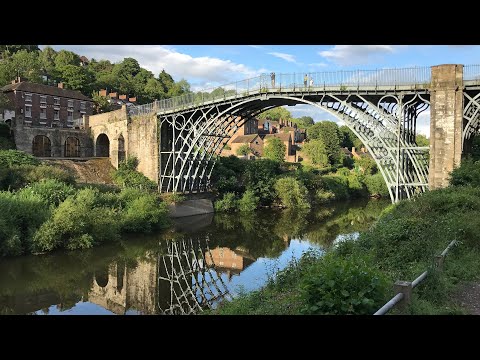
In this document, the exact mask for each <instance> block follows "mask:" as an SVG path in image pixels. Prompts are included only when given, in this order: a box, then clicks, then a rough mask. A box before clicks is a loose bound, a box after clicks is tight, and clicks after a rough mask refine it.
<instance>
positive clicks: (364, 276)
mask: <svg viewBox="0 0 480 360" xmlns="http://www.w3.org/2000/svg"><path fill="white" fill-rule="evenodd" d="M386 295H387V279H386V277H385V276H384V275H383V274H382V273H381V272H380V271H379V270H377V269H376V268H375V267H374V266H373V265H372V264H371V261H369V260H368V259H367V258H365V257H350V258H348V259H345V258H342V257H340V256H338V255H336V254H335V253H329V254H326V255H325V256H324V257H323V258H321V259H320V260H318V261H316V262H315V263H314V264H313V265H312V266H311V268H310V269H309V271H308V274H307V275H306V276H305V278H304V279H303V280H302V283H301V297H302V299H303V301H304V303H305V306H304V308H303V310H302V312H303V313H305V314H325V315H347V314H359V315H371V314H373V313H374V312H375V311H376V310H377V309H378V308H379V307H381V306H382V305H383V303H384V302H385V300H386Z"/></svg>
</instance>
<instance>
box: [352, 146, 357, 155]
mask: <svg viewBox="0 0 480 360" xmlns="http://www.w3.org/2000/svg"><path fill="white" fill-rule="evenodd" d="M352 154H357V153H356V152H355V146H352Z"/></svg>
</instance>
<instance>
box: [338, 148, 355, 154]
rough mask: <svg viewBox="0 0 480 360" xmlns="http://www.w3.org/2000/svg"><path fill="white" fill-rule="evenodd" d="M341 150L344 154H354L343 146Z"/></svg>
mask: <svg viewBox="0 0 480 360" xmlns="http://www.w3.org/2000/svg"><path fill="white" fill-rule="evenodd" d="M340 150H342V151H343V153H344V154H346V155H350V156H352V152H351V151H350V150H348V149H347V148H341V149H340Z"/></svg>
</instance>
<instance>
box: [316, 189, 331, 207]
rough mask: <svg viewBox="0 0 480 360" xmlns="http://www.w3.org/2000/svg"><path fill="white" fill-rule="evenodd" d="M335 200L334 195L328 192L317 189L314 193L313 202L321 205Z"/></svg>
mask: <svg viewBox="0 0 480 360" xmlns="http://www.w3.org/2000/svg"><path fill="white" fill-rule="evenodd" d="M332 200H335V194H334V193H333V192H331V191H330V190H324V189H318V190H317V191H315V202H317V203H319V204H323V203H326V202H329V201H332Z"/></svg>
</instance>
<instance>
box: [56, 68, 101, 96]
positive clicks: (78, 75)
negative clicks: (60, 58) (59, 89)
mask: <svg viewBox="0 0 480 360" xmlns="http://www.w3.org/2000/svg"><path fill="white" fill-rule="evenodd" d="M60 73H61V78H62V81H63V82H64V83H65V86H66V88H68V89H72V90H79V91H82V92H88V91H87V90H88V86H89V85H90V84H91V83H92V81H93V75H92V74H91V73H90V72H89V71H88V70H87V69H86V68H85V67H83V66H75V65H65V66H63V67H62V68H61V71H60Z"/></svg>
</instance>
